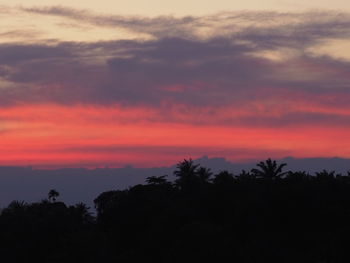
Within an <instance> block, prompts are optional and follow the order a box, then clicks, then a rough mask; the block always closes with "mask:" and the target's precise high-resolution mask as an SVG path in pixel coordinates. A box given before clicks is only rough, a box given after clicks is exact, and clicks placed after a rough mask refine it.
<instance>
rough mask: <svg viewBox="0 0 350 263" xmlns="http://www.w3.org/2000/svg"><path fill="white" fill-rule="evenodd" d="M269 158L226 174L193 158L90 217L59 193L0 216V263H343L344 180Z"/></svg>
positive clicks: (349, 211) (349, 195)
mask: <svg viewBox="0 0 350 263" xmlns="http://www.w3.org/2000/svg"><path fill="white" fill-rule="evenodd" d="M285 165H286V164H283V163H282V164H278V163H276V161H272V160H270V159H268V160H266V161H265V162H260V163H258V164H257V167H256V168H255V169H252V170H250V171H242V172H241V173H240V174H238V175H233V174H231V173H229V172H227V171H221V172H219V173H216V174H215V175H213V174H212V173H211V171H210V169H207V168H204V167H201V166H200V165H197V164H195V163H194V162H193V161H192V160H184V161H183V162H180V163H179V164H178V165H177V167H176V170H175V171H174V175H175V177H176V180H175V181H168V180H167V177H166V176H150V177H148V178H147V180H146V184H143V185H141V184H139V185H135V186H133V187H130V188H128V189H126V190H114V191H108V192H104V193H101V194H100V195H99V196H98V197H97V198H96V199H95V200H94V203H95V207H96V210H97V214H96V216H93V215H92V214H91V212H90V211H89V208H88V207H87V206H86V205H85V204H83V203H79V204H76V205H74V206H67V205H66V204H64V203H63V202H60V201H59V193H58V192H57V191H56V190H51V191H50V192H49V194H48V198H47V199H45V200H42V201H41V202H37V203H30V204H27V203H25V202H22V201H13V202H12V203H11V204H10V205H9V206H8V207H7V208H5V209H3V210H2V211H1V215H0V242H1V244H0V260H1V261H2V262H48V263H49V262H50V263H55V262H62V263H63V262H64V263H66V262H136V261H140V262H148V261H149V262H200V261H202V260H207V261H208V260H210V261H212V262H243V263H244V262H247V263H250V262H293V263H295V262H308V263H312V262H315V263H316V262H319V263H321V262H328V263H330V262H350V251H349V244H350V173H349V172H348V173H347V174H346V175H344V174H343V175H341V174H336V173H335V172H328V171H325V170H324V171H322V172H318V173H315V174H313V175H310V174H308V173H306V172H284V171H283V169H284V168H285Z"/></svg>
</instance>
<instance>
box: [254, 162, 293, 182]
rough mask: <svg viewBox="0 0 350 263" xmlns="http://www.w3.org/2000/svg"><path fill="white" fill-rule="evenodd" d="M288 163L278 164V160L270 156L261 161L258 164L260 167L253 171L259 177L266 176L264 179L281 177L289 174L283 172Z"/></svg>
mask: <svg viewBox="0 0 350 263" xmlns="http://www.w3.org/2000/svg"><path fill="white" fill-rule="evenodd" d="M286 165H287V164H286V163H281V164H279V165H277V162H276V161H275V160H274V161H272V160H271V159H270V158H269V159H267V160H266V161H265V162H259V163H258V164H257V165H256V166H258V167H259V168H260V169H256V168H254V169H252V173H253V174H254V175H255V176H256V177H257V178H264V179H272V180H273V179H280V178H281V177H282V176H284V175H285V174H287V172H282V169H283V167H285V166H286Z"/></svg>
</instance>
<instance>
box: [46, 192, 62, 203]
mask: <svg viewBox="0 0 350 263" xmlns="http://www.w3.org/2000/svg"><path fill="white" fill-rule="evenodd" d="M47 196H48V199H49V200H50V202H52V203H54V202H56V199H57V197H59V196H60V193H59V192H57V191H56V190H55V189H51V190H50V191H49V193H48V194H47Z"/></svg>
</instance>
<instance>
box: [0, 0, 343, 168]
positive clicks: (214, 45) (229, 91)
mask: <svg viewBox="0 0 350 263" xmlns="http://www.w3.org/2000/svg"><path fill="white" fill-rule="evenodd" d="M204 155H207V156H209V157H225V158H227V159H228V160H231V161H235V162H244V161H251V160H262V159H265V158H268V157H271V158H282V157H286V156H292V157H296V158H304V157H345V158H350V1H349V0H333V1H329V0H309V1H305V0H293V1H292V0H290V1H289V0H266V1H264V0H246V1H232V0H215V1H204V0H201V1H200V0H178V1H168V0H129V1H125V0H123V1H122V0H99V1H96V0H85V1H71V0H25V1H24V0H5V1H2V2H1V3H0V165H6V166H7V165H11V166H12V165H21V166H22V165H32V166H34V167H42V168H50V167H89V168H94V167H105V166H109V167H123V166H125V165H133V166H135V167H154V166H165V165H170V164H174V163H177V162H178V161H180V160H182V159H183V158H188V157H192V158H197V157H201V156H204Z"/></svg>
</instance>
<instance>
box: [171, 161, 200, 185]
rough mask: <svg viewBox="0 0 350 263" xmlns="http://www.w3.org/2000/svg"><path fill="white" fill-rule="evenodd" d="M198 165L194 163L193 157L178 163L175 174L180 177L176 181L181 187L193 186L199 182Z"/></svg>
mask: <svg viewBox="0 0 350 263" xmlns="http://www.w3.org/2000/svg"><path fill="white" fill-rule="evenodd" d="M198 166H199V164H194V162H193V160H192V159H191V158H190V159H189V160H186V159H184V160H183V161H182V162H179V163H178V164H177V165H176V168H177V170H175V172H174V174H175V176H177V177H178V179H177V180H176V181H175V183H176V184H177V186H179V187H180V189H184V188H191V187H192V186H194V185H195V184H196V183H197V181H198V177H197V168H198Z"/></svg>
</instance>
